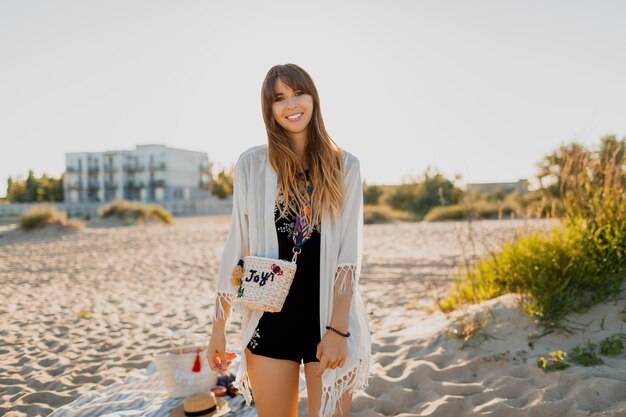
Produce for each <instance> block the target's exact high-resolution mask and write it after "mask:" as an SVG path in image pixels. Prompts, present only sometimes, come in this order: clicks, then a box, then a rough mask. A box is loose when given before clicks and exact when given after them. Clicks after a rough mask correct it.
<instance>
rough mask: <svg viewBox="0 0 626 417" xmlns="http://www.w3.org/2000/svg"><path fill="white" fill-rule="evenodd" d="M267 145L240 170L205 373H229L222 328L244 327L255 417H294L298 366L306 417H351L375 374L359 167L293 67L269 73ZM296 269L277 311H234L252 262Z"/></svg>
mask: <svg viewBox="0 0 626 417" xmlns="http://www.w3.org/2000/svg"><path fill="white" fill-rule="evenodd" d="M261 98H262V110H263V118H264V121H265V127H266V131H267V137H268V144H267V145H260V146H255V147H253V148H251V149H248V150H246V151H244V152H243V153H242V154H241V155H240V157H239V159H238V161H237V165H236V169H235V179H234V193H233V217H232V220H231V228H230V232H229V235H228V237H227V241H226V245H225V247H224V251H223V253H222V258H221V261H220V266H219V269H218V276H217V297H216V301H215V312H214V315H213V331H212V333H211V340H210V342H209V347H208V353H207V355H208V360H209V364H210V365H211V368H212V369H214V370H216V371H224V370H225V369H226V367H227V365H228V363H229V362H228V360H229V359H231V358H232V357H229V352H226V342H225V340H226V337H225V322H226V320H227V318H228V317H229V316H230V311H231V307H232V308H234V309H235V311H236V312H237V313H239V315H240V316H241V323H242V329H241V331H242V334H241V341H242V350H243V352H244V356H243V357H242V358H241V362H240V367H239V370H238V373H237V379H236V380H235V382H234V385H235V386H236V387H237V388H239V389H240V390H241V392H242V394H243V395H244V397H245V398H246V401H247V402H248V404H250V403H251V400H252V397H254V401H255V405H256V407H257V411H258V414H259V417H273V416H285V417H297V415H298V382H299V377H298V375H299V371H300V365H301V364H302V363H303V364H304V372H305V377H306V386H307V397H308V415H309V416H311V417H313V416H315V415H318V416H320V417H331V416H348V415H349V413H350V404H351V399H352V393H353V392H354V391H355V390H357V389H362V388H364V387H365V386H366V385H367V380H368V377H369V375H370V369H371V366H370V364H371V339H370V330H369V322H368V317H367V313H366V310H365V307H364V305H363V301H362V298H361V295H360V292H359V287H358V279H359V274H360V269H361V258H362V247H363V244H362V239H363V187H362V181H361V171H360V165H359V160H358V159H357V158H356V157H355V156H354V155H352V154H351V153H349V152H347V151H345V150H343V149H341V148H340V147H339V146H338V145H337V144H336V143H335V142H334V141H333V140H332V138H331V137H330V135H329V134H328V133H327V132H326V129H325V127H324V122H323V120H322V115H321V112H320V101H319V96H318V94H317V90H316V88H315V85H314V84H313V80H312V79H311V77H310V76H309V74H307V73H306V72H305V71H304V70H303V69H302V68H300V67H298V66H296V65H294V64H286V65H277V66H275V67H273V68H271V69H270V70H269V72H268V74H267V75H266V77H265V80H264V82H263V88H262V92H261ZM296 245H297V246H299V247H300V248H301V253H300V254H299V256H298V268H297V270H296V273H295V276H294V279H293V282H292V284H291V287H290V288H289V293H288V295H287V298H286V300H285V303H284V306H283V308H282V310H281V311H279V312H277V313H273V312H272V313H270V312H263V311H257V310H249V309H247V308H245V307H244V306H242V305H240V304H238V303H237V300H236V297H237V288H236V286H235V284H233V283H232V282H231V279H230V278H231V276H230V273H231V270H232V269H233V267H234V266H235V265H237V263H238V261H239V260H240V259H243V258H244V257H245V256H247V255H255V256H265V257H271V258H280V259H285V260H290V259H291V257H292V250H293V249H294V247H295V246H296Z"/></svg>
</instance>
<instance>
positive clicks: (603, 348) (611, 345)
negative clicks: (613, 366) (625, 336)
mask: <svg viewBox="0 0 626 417" xmlns="http://www.w3.org/2000/svg"><path fill="white" fill-rule="evenodd" d="M623 351H624V341H623V340H622V338H621V337H619V336H617V335H613V336H609V337H607V338H606V339H604V340H603V341H601V342H600V353H601V354H603V355H605V356H615V355H619V354H620V353H622V352H623Z"/></svg>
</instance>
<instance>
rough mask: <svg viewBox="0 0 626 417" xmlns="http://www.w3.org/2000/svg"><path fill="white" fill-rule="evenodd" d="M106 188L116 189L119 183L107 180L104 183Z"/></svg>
mask: <svg viewBox="0 0 626 417" xmlns="http://www.w3.org/2000/svg"><path fill="white" fill-rule="evenodd" d="M104 188H105V189H107V190H116V189H117V183H116V182H108V181H107V182H105V183H104Z"/></svg>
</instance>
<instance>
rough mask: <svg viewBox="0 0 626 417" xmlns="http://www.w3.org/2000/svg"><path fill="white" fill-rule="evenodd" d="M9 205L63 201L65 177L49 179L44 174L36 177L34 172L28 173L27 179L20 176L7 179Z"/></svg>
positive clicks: (7, 200) (6, 199)
mask: <svg viewBox="0 0 626 417" xmlns="http://www.w3.org/2000/svg"><path fill="white" fill-rule="evenodd" d="M5 201H6V202H7V203H37V202H55V201H63V176H61V177H60V178H53V177H48V176H47V175H46V174H43V175H42V176H41V177H37V176H35V174H34V172H33V170H32V169H31V170H29V171H28V176H27V177H26V178H24V177H22V176H21V175H18V176H17V177H16V178H13V177H9V178H8V179H7V193H6V197H5Z"/></svg>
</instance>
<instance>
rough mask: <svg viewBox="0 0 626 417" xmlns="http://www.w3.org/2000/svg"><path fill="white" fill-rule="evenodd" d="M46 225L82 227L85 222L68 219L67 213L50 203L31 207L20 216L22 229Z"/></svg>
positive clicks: (38, 227) (39, 227)
mask: <svg viewBox="0 0 626 417" xmlns="http://www.w3.org/2000/svg"><path fill="white" fill-rule="evenodd" d="M46 226H59V227H68V228H72V229H80V228H82V227H83V223H82V222H81V221H80V220H78V219H68V218H67V213H65V212H64V211H60V210H57V209H56V208H55V207H53V206H50V205H41V206H35V207H31V208H29V209H28V210H26V211H25V212H24V213H23V214H22V215H21V216H20V228H21V229H22V230H33V229H41V228H44V227H46Z"/></svg>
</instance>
